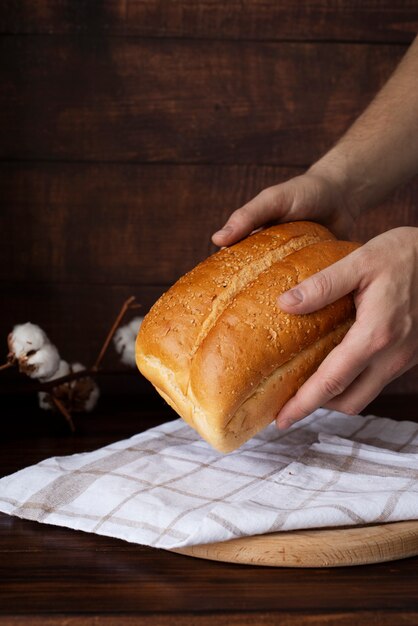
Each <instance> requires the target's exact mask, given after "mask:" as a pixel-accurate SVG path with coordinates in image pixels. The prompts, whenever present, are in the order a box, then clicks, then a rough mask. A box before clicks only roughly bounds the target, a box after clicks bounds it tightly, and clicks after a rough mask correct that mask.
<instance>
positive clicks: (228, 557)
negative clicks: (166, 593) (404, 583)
mask: <svg viewBox="0 0 418 626" xmlns="http://www.w3.org/2000/svg"><path fill="white" fill-rule="evenodd" d="M173 552H176V553H178V554H185V555H187V556H191V557H196V558H200V559H210V560H213V561H223V562H227V563H245V564H248V565H258V566H263V565H268V566H270V567H297V568H303V567H343V566H346V565H350V566H351V565H364V564H369V563H382V562H383V561H396V560H398V559H405V558H408V557H410V556H417V555H418V520H411V521H403V522H395V523H392V524H376V525H374V524H373V525H369V526H355V527H353V528H325V529H322V528H321V529H309V530H296V531H292V532H278V533H268V534H266V535H257V536H255V537H240V538H239V539H231V540H229V541H220V542H216V543H210V544H201V545H196V546H187V547H186V548H176V549H174V550H173Z"/></svg>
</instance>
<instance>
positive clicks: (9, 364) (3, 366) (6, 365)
mask: <svg viewBox="0 0 418 626" xmlns="http://www.w3.org/2000/svg"><path fill="white" fill-rule="evenodd" d="M9 367H14V363H12V362H11V361H7V362H6V363H3V365H0V372H1V371H2V370H7V369H8V368H9Z"/></svg>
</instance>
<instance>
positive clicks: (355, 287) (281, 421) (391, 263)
mask: <svg viewBox="0 0 418 626" xmlns="http://www.w3.org/2000/svg"><path fill="white" fill-rule="evenodd" d="M347 197H348V196H347V194H345V193H344V191H343V189H342V187H340V186H339V185H338V184H337V183H335V182H332V181H331V180H328V179H327V178H325V177H323V176H321V175H317V174H315V173H311V172H309V171H308V172H307V173H306V174H303V175H302V176H297V177H295V178H293V179H291V180H289V181H287V182H285V183H283V184H280V185H276V186H274V187H270V188H268V189H265V190H264V191H262V192H261V193H260V194H259V195H258V196H256V197H255V198H254V199H253V200H251V201H250V202H249V203H248V204H246V205H244V206H243V207H242V208H240V209H238V210H236V211H234V213H232V215H231V216H230V218H229V219H228V221H227V223H226V224H225V226H224V227H223V229H222V230H220V231H218V232H217V233H215V234H214V235H213V242H214V243H215V244H216V245H218V246H228V245H232V244H233V243H235V242H236V241H238V240H239V239H242V238H243V237H245V236H246V235H249V234H250V233H251V232H252V231H253V230H255V229H257V228H260V227H262V226H263V225H265V224H267V223H268V222H272V221H275V222H285V221H286V222H287V221H294V220H303V219H308V220H312V221H317V222H321V223H323V224H324V225H326V226H328V227H329V228H330V230H332V231H333V232H334V233H335V234H336V235H337V236H339V237H340V238H347V235H348V233H349V231H350V228H351V226H352V225H353V223H354V219H355V216H356V214H357V213H358V211H359V208H360V207H358V206H355V205H353V204H352V205H350V204H349V203H348V202H347V200H346V198H347ZM350 292H353V293H354V302H355V306H356V320H355V322H354V324H353V326H352V327H351V328H350V330H349V331H348V333H347V334H346V336H345V337H344V339H343V341H342V342H341V343H340V344H339V345H338V346H337V347H336V348H334V350H332V352H331V353H330V354H329V355H328V356H327V357H326V359H325V360H324V361H323V362H322V363H321V365H320V366H319V368H318V370H317V371H316V372H315V373H314V374H313V375H312V376H311V377H310V378H309V379H308V380H307V381H306V382H305V384H304V385H303V386H302V387H301V388H300V389H299V391H298V392H297V393H296V395H295V396H294V397H293V398H291V399H290V400H289V401H288V402H287V404H286V405H285V406H284V407H283V408H282V410H281V411H280V413H279V414H278V416H277V418H276V422H277V425H278V426H279V428H287V427H288V426H290V425H291V424H293V423H294V422H296V421H298V420H300V419H302V418H304V417H306V416H307V415H309V414H310V413H312V411H314V410H315V409H317V408H318V407H320V406H324V407H327V408H331V409H335V410H338V411H342V412H344V413H348V414H349V415H356V414H358V413H359V412H360V411H361V410H362V409H363V408H364V407H365V406H366V405H367V404H369V402H371V401H372V400H373V399H374V398H375V397H376V396H377V395H378V394H379V393H380V391H381V390H382V389H383V387H385V386H386V385H387V384H388V383H389V382H390V381H392V380H394V379H395V378H397V377H398V376H400V375H401V374H403V373H404V372H406V371H407V370H408V369H410V368H411V367H413V366H414V365H416V364H417V363H418V229H417V228H413V227H401V228H395V229H393V230H390V231H387V232H385V233H383V234H382V235H379V236H377V237H375V238H374V239H371V240H370V241H368V242H367V243H366V244H364V245H363V246H362V247H361V248H359V249H357V250H355V251H354V252H352V253H351V254H349V255H348V256H347V257H345V258H343V259H341V260H340V261H338V262H337V263H334V264H333V265H331V266H329V267H327V268H326V269H325V270H323V271H321V272H318V273H317V274H315V275H313V276H312V277H310V278H308V279H307V280H305V281H303V282H302V283H300V284H299V285H298V286H297V287H296V288H293V289H291V290H290V291H288V292H286V293H285V294H283V295H282V296H281V297H280V299H279V300H278V306H279V307H280V308H281V309H283V310H284V311H286V312H288V313H294V314H305V313H311V312H312V311H316V310H318V309H320V308H322V307H324V306H326V305H327V304H329V303H331V302H334V301H335V300H337V299H338V298H340V297H342V296H343V295H345V294H348V293H350Z"/></svg>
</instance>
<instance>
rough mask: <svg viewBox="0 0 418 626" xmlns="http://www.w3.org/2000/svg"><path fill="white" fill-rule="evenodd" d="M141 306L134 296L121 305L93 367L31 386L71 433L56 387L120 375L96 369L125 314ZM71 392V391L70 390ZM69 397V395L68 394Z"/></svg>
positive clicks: (4, 365) (7, 364)
mask: <svg viewBox="0 0 418 626" xmlns="http://www.w3.org/2000/svg"><path fill="white" fill-rule="evenodd" d="M141 306H142V305H141V304H139V303H136V302H135V296H131V297H130V298H128V299H127V300H126V301H125V302H124V303H123V305H122V307H121V309H120V311H119V313H118V314H117V316H116V319H115V321H114V322H113V324H112V326H111V328H110V330H109V332H108V334H107V335H106V338H105V340H104V342H103V345H102V347H101V349H100V352H99V354H98V356H97V358H96V361H95V363H94V365H93V366H92V367H90V368H86V369H84V370H79V371H78V372H73V373H71V374H68V375H67V376H61V377H60V378H54V379H53V380H49V381H47V382H40V381H39V382H38V384H36V385H33V386H32V390H34V391H44V392H46V393H48V394H49V395H50V396H51V401H52V403H53V404H54V406H55V407H56V409H57V410H58V411H59V412H60V413H61V415H63V416H64V418H65V419H66V421H67V423H68V425H69V427H70V429H71V431H72V432H74V431H75V426H74V422H73V420H72V417H71V413H70V411H69V410H68V409H67V408H66V407H65V405H64V404H63V402H62V401H61V400H60V399H59V398H57V396H56V395H54V389H55V388H57V387H60V386H61V385H63V384H65V383H69V382H71V381H74V380H78V379H80V378H87V377H89V378H91V377H95V376H97V375H99V374H106V373H112V374H115V373H120V372H119V371H116V372H115V371H110V372H106V371H103V370H101V371H100V372H98V368H99V365H100V363H101V362H102V360H103V357H104V355H105V353H106V350H107V349H108V347H109V344H110V342H111V341H112V338H113V335H114V334H115V332H116V331H117V329H118V327H119V326H120V323H121V321H122V319H123V317H124V315H125V313H126V312H127V311H128V310H129V309H139V308H140V307H141ZM13 366H14V363H13V362H11V361H7V362H6V363H4V364H3V365H0V371H1V370H6V369H8V368H9V367H13ZM70 391H71V390H70ZM70 395H71V394H70Z"/></svg>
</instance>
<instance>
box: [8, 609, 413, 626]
mask: <svg viewBox="0 0 418 626" xmlns="http://www.w3.org/2000/svg"><path fill="white" fill-rule="evenodd" d="M255 620H256V622H255ZM417 620H418V612H415V611H412V612H409V611H408V612H400V611H355V612H350V611H348V612H346V613H341V612H339V613H334V612H333V613H319V614H314V615H312V614H310V615H307V614H305V613H303V614H301V613H299V612H298V613H283V612H282V611H280V612H275V613H273V612H268V613H267V612H265V611H262V612H261V611H257V614H256V615H254V613H253V612H249V611H247V612H243V613H240V612H238V613H237V612H231V611H228V613H227V614H220V613H219V612H217V613H212V614H206V615H197V614H196V613H190V612H188V613H176V614H172V615H164V614H161V613H152V614H147V615H138V614H136V615H133V616H132V615H123V614H121V613H119V614H118V615H116V616H115V615H104V614H103V613H98V612H96V613H95V614H94V615H88V616H87V615H71V616H68V615H62V614H61V615H54V616H53V617H50V616H47V615H42V616H39V615H25V616H20V617H18V616H14V615H13V616H11V615H8V616H6V617H2V616H1V615H0V626H28V625H29V626H254V622H255V623H256V624H257V626H277V625H278V624H280V626H364V625H365V624H367V625H368V626H393V625H394V624H396V626H416V623H417Z"/></svg>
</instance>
